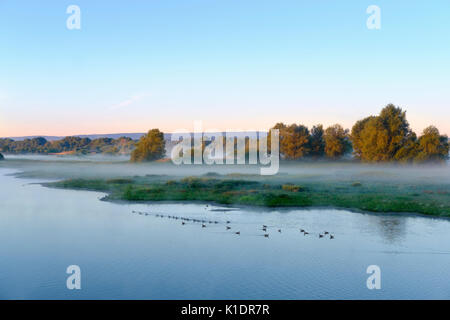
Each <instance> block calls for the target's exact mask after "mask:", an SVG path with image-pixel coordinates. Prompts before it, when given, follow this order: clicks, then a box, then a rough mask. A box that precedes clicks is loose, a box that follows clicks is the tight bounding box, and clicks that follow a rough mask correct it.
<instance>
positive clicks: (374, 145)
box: [131, 104, 450, 163]
mask: <svg viewBox="0 0 450 320" xmlns="http://www.w3.org/2000/svg"><path fill="white" fill-rule="evenodd" d="M273 129H278V130H279V134H280V154H281V157H282V158H283V159H285V160H300V159H308V158H310V159H320V158H324V159H331V160H336V159H340V158H342V157H344V156H346V155H348V156H351V155H352V156H353V157H354V158H355V159H359V160H361V161H364V162H403V163H422V162H443V161H446V160H447V159H448V158H449V149H450V147H449V141H448V137H447V136H446V135H441V134H440V132H439V130H438V129H437V128H436V127H434V126H429V127H427V128H426V129H424V130H423V132H422V135H421V136H419V137H418V136H417V135H416V134H415V133H414V132H413V131H412V130H411V128H410V126H409V123H408V121H407V120H406V111H403V110H402V109H401V108H399V107H396V106H394V105H393V104H389V105H387V106H386V107H385V108H383V109H382V110H381V112H380V114H379V115H378V116H370V117H367V118H365V119H362V120H359V121H357V122H356V123H355V124H354V125H353V127H352V129H351V131H350V130H348V129H344V128H343V127H342V126H341V125H339V124H335V125H333V126H330V127H328V128H325V129H324V127H323V125H321V124H319V125H316V126H313V127H312V128H311V130H310V129H309V128H308V127H307V126H304V125H302V124H291V125H286V124H284V123H277V124H276V125H275V126H274V127H273ZM267 140H268V141H270V132H269V137H268V139H267ZM208 143H210V142H203V143H202V149H203V148H204V147H205V146H206V145H208ZM248 145H249V143H248V138H247V141H246V152H247V153H248ZM268 147H269V150H270V145H269V146H268ZM165 154H166V151H165V141H164V135H163V133H162V132H161V131H160V130H159V129H152V130H150V131H149V132H148V134H146V135H144V136H142V137H141V139H140V140H139V141H138V142H137V144H136V149H135V150H133V152H132V154H131V161H132V162H142V161H153V160H158V159H161V158H163V157H165ZM191 156H193V151H192V150H191Z"/></svg>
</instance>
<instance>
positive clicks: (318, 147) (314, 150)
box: [310, 124, 325, 157]
mask: <svg viewBox="0 0 450 320" xmlns="http://www.w3.org/2000/svg"><path fill="white" fill-rule="evenodd" d="M324 154H325V140H324V131H323V126H322V125H321V124H318V125H317V126H313V127H312V129H311V150H310V155H311V156H314V157H323V155H324Z"/></svg>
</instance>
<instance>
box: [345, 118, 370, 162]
mask: <svg viewBox="0 0 450 320" xmlns="http://www.w3.org/2000/svg"><path fill="white" fill-rule="evenodd" d="M372 118H375V117H374V116H370V117H367V118H364V119H362V120H359V121H357V122H356V123H355V124H354V126H353V128H352V133H351V135H350V137H351V141H352V147H353V155H354V156H355V157H356V158H358V159H362V146H363V141H362V139H361V131H362V130H363V129H364V127H365V125H366V124H367V122H369V121H370V120H371V119H372Z"/></svg>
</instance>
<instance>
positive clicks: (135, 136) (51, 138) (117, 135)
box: [4, 133, 144, 141]
mask: <svg viewBox="0 0 450 320" xmlns="http://www.w3.org/2000/svg"><path fill="white" fill-rule="evenodd" d="M142 135H144V133H105V134H78V135H73V136H72V137H80V138H89V139H91V140H92V139H98V138H111V139H117V138H120V137H128V138H131V139H133V140H138V139H139V138H140V137H141V136H142ZM38 137H42V138H45V139H46V140H47V141H55V140H61V139H64V138H65V137H66V136H23V137H4V138H9V139H13V140H14V141H22V140H25V139H33V138H38Z"/></svg>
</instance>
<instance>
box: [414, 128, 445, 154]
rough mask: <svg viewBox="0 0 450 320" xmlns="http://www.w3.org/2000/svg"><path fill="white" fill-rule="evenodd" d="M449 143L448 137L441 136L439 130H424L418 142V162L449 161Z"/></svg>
mask: <svg viewBox="0 0 450 320" xmlns="http://www.w3.org/2000/svg"><path fill="white" fill-rule="evenodd" d="M448 152H449V143H448V137H447V136H441V134H440V133H439V130H438V129H437V128H436V127H434V126H429V127H427V128H425V129H424V130H423V133H422V136H421V137H420V138H419V140H418V154H417V156H416V158H415V160H416V161H418V162H442V161H445V160H447V159H448Z"/></svg>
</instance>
